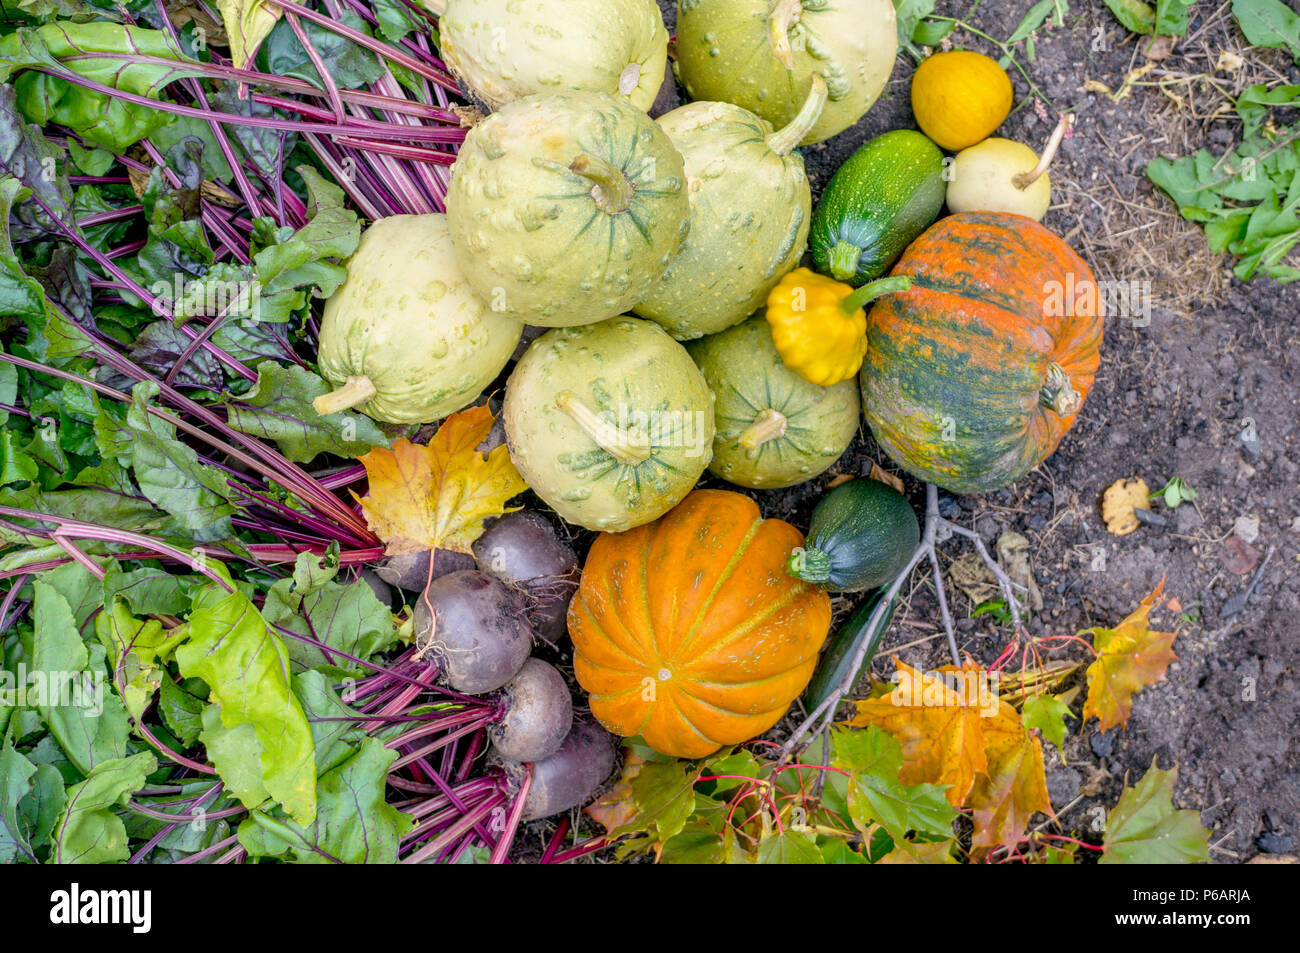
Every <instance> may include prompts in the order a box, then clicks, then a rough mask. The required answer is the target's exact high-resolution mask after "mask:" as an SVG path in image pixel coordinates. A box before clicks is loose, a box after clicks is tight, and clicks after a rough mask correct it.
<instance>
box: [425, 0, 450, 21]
mask: <svg viewBox="0 0 1300 953" xmlns="http://www.w3.org/2000/svg"><path fill="white" fill-rule="evenodd" d="M423 3H424V7H425V9H426V10H428V11H429V12H430V13H432V14H433V15H434V16H435V17H440V16H442V15H443V14H444V13H446V12H447V0H423Z"/></svg>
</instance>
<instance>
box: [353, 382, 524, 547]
mask: <svg viewBox="0 0 1300 953" xmlns="http://www.w3.org/2000/svg"><path fill="white" fill-rule="evenodd" d="M493 420H494V418H493V416H492V412H491V411H490V410H488V408H487V407H471V408H469V409H468V410H462V411H461V412H460V413H456V414H452V415H451V416H450V417H448V418H447V419H446V420H444V421H443V422H442V426H441V427H439V428H438V432H437V433H436V434H434V435H433V439H432V440H430V441H429V444H428V446H423V447H422V446H420V445H419V444H416V443H411V442H410V441H409V440H407V439H405V438H403V439H401V440H398V441H397V442H396V443H394V444H393V448H392V449H391V450H385V449H384V448H383V447H375V448H374V449H372V450H371V451H370V452H369V453H367V454H366V455H365V456H363V457H360V458H359V459H360V460H361V462H362V463H363V464H365V467H366V475H367V476H368V477H369V479H370V490H369V493H367V495H366V496H365V497H364V498H361V497H357V496H356V494H355V493H354V494H353V497H354V498H356V499H357V500H358V501H359V502H360V503H361V509H362V511H363V512H364V513H365V514H366V522H367V523H368V524H369V525H370V529H371V530H372V531H373V532H374V533H375V535H376V536H378V537H379V538H380V539H382V540H383V541H384V544H385V549H384V551H385V552H386V553H387V554H388V555H390V556H398V555H404V554H408V553H418V552H424V551H425V550H429V549H449V550H452V551H454V552H458V553H468V552H469V551H470V544H471V543H473V542H474V541H475V540H476V539H478V538H479V536H481V535H482V533H483V521H484V520H485V519H487V518H488V517H490V516H500V515H501V514H502V513H508V512H510V509H507V507H506V502H507V501H508V500H509V499H510V498H511V497H513V496H516V495H518V494H519V493H522V492H523V491H524V490H526V489H528V485H527V484H526V483H524V480H523V477H521V476H520V475H519V472H518V471H517V470H515V466H514V464H513V463H511V462H510V454H509V453H508V451H507V450H506V448H505V447H497V448H496V449H494V450H493V451H492V452H491V453H489V454H487V456H484V455H483V454H481V453H479V452H478V445H479V444H480V443H482V442H483V439H484V438H485V437H487V435H488V433H489V432H490V431H491V430H492V423H493ZM515 509H518V507H515Z"/></svg>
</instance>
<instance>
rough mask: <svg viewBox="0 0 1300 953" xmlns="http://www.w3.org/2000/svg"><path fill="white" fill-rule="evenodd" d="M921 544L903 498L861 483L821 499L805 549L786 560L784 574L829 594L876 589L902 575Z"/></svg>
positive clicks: (888, 488)
mask: <svg viewBox="0 0 1300 953" xmlns="http://www.w3.org/2000/svg"><path fill="white" fill-rule="evenodd" d="M920 541H921V527H920V526H919V524H918V523H917V521H916V513H915V512H913V510H912V507H911V505H910V504H909V503H908V502H907V498H906V497H904V496H903V494H901V493H899V492H898V491H897V490H895V489H894V488H893V487H892V486H888V485H886V484H884V483H881V482H880V481H879V480H871V479H867V478H865V477H861V478H859V479H856V480H849V481H848V482H847V483H841V484H840V485H839V486H837V487H836V488H835V489H833V490H831V491H830V492H829V493H827V494H826V495H825V496H824V497H822V499H821V502H819V503H818V504H817V506H816V508H815V509H814V510H813V515H812V521H811V523H809V525H808V537H807V539H806V540H805V541H804V545H803V548H802V549H797V550H795V551H794V552H793V553H791V555H790V563H789V566H788V571H789V573H790V575H792V576H794V577H796V578H798V579H802V580H804V582H811V583H814V584H816V585H819V586H822V587H823V588H825V589H829V590H831V591H832V592H858V591H860V590H863V589H874V588H875V587H876V586H883V585H884V584H885V583H887V582H890V581H892V580H893V579H894V577H895V576H897V575H898V574H899V573H900V572H902V571H903V568H904V567H905V566H906V565H907V563H908V561H909V560H910V559H911V558H912V554H913V553H914V552H916V547H917V544H918V543H920Z"/></svg>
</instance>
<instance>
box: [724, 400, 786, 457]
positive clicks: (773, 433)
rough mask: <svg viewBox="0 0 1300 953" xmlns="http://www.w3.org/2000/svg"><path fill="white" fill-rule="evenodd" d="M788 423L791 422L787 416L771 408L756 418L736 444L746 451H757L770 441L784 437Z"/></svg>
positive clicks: (743, 431) (741, 434) (741, 433)
mask: <svg viewBox="0 0 1300 953" xmlns="http://www.w3.org/2000/svg"><path fill="white" fill-rule="evenodd" d="M787 423H789V421H788V420H787V419H786V416H785V414H783V413H781V411H779V410H773V409H772V408H770V407H769V408H768V409H767V410H765V411H763V412H762V413H761V414H759V415H758V416H757V417H755V418H754V422H753V423H752V424H750V425H749V426H748V427H746V428H745V429H744V430H742V431H741V432H740V436H739V437H738V438H737V439H736V443H738V444H739V445H740V446H741V447H742V448H744V449H745V450H757V449H758V448H759V447H761V446H762V445H763V444H765V443H767V442H768V441H769V440H776V439H777V438H778V437H784V436H785V427H786V424H787Z"/></svg>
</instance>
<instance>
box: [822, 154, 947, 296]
mask: <svg viewBox="0 0 1300 953" xmlns="http://www.w3.org/2000/svg"><path fill="white" fill-rule="evenodd" d="M946 190H947V183H946V182H945V181H944V179H943V153H941V152H940V151H939V147H938V146H936V145H935V144H934V143H933V142H931V141H930V140H929V139H927V138H926V137H925V136H924V135H922V134H921V133H919V132H917V131H915V130H914V129H896V130H894V131H893V132H887V133H885V134H884V135H881V136H877V137H876V138H874V139H871V140H869V141H867V142H866V143H864V144H863V145H862V147H861V148H860V149H858V151H857V152H855V153H853V155H851V156H849V158H848V160H847V161H846V162H845V163H844V164H843V165H842V166H840V168H839V171H837V172H836V173H835V175H833V176H832V177H831V180H830V182H829V183H828V184H827V186H826V190H825V191H824V192H823V193H822V200H821V202H820V203H818V205H817V208H816V210H815V211H814V212H813V217H812V226H811V230H810V231H809V233H808V249H809V251H811V252H812V256H813V262H814V263H815V265H816V267H817V270H818V271H820V272H821V273H822V274H824V275H830V276H831V277H832V278H834V279H836V280H837V281H847V282H848V283H849V284H852V285H861V284H865V283H866V282H868V281H871V280H872V279H874V278H879V277H880V276H881V275H883V274H884V273H885V271H886V270H887V269H888V268H889V266H890V265H892V264H893V263H894V262H895V261H896V260H897V259H898V256H899V255H901V254H902V253H903V249H904V248H906V247H907V246H908V245H910V244H911V242H912V239H914V238H916V236H918V235H920V234H921V232H923V231H925V229H926V227H927V226H929V224H930V223H931V222H933V221H934V219H935V216H937V215H938V214H939V209H940V208H942V207H943V197H944V193H945V191H946Z"/></svg>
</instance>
